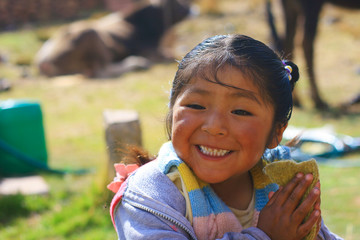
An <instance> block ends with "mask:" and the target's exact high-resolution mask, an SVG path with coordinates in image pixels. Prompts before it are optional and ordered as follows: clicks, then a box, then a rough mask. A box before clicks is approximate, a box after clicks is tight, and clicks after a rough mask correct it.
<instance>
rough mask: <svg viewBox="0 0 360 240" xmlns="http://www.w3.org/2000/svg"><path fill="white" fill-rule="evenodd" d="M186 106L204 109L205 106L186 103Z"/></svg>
mask: <svg viewBox="0 0 360 240" xmlns="http://www.w3.org/2000/svg"><path fill="white" fill-rule="evenodd" d="M186 107H188V108H192V109H197V110H202V109H205V107H203V106H201V105H199V104H188V105H186Z"/></svg>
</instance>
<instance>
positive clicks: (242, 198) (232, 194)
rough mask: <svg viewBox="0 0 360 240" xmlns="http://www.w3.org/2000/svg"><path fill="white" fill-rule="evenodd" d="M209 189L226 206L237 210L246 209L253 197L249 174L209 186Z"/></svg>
mask: <svg viewBox="0 0 360 240" xmlns="http://www.w3.org/2000/svg"><path fill="white" fill-rule="evenodd" d="M211 187H212V188H213V189H214V191H215V193H216V194H217V195H218V196H219V197H220V198H221V200H223V201H224V202H225V204H226V205H227V206H229V207H232V208H236V209H239V210H245V209H247V208H248V206H249V204H250V201H251V199H252V195H253V182H252V178H251V175H250V172H246V173H244V174H242V175H239V176H234V177H231V178H229V179H227V180H225V181H223V182H221V183H215V184H211Z"/></svg>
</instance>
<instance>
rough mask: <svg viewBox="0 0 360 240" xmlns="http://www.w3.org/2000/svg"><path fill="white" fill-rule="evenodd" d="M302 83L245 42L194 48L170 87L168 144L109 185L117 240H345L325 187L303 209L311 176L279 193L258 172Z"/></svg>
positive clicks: (288, 65)
mask: <svg viewBox="0 0 360 240" xmlns="http://www.w3.org/2000/svg"><path fill="white" fill-rule="evenodd" d="M298 78H299V73H298V68H297V66H296V65H295V64H294V63H292V62H290V61H281V59H280V58H279V57H278V56H277V55H276V54H275V53H274V52H273V51H272V50H271V49H270V48H268V47H267V46H266V45H264V44H263V43H261V42H259V41H257V40H254V39H252V38H250V37H247V36H243V35H226V36H215V37H212V38H209V39H206V40H205V41H203V42H202V43H200V44H199V45H197V46H196V47H195V48H194V49H193V50H191V51H190V52H189V53H188V54H187V55H186V56H185V57H184V58H183V59H182V61H181V62H180V63H179V68H178V71H177V73H176V75H175V79H174V81H173V85H172V90H171V96H170V104H169V108H170V109H169V114H168V117H167V128H168V134H169V139H170V141H169V142H168V143H165V144H164V145H163V146H162V147H161V149H160V151H159V154H158V156H157V158H156V159H155V160H153V161H150V162H149V163H147V164H145V165H143V166H141V167H140V168H138V166H137V165H127V166H125V165H122V164H119V165H117V166H116V168H117V172H118V176H119V178H118V180H117V181H115V182H113V183H112V184H111V185H109V187H110V188H111V189H112V190H114V191H115V192H116V195H115V197H114V199H113V201H112V204H111V209H110V211H111V216H112V220H113V223H114V226H115V228H116V230H117V233H118V236H119V239H204V240H209V239H261V240H264V239H273V240H278V239H286V240H297V239H303V238H304V237H305V236H306V235H307V234H308V233H309V232H310V230H311V228H312V227H313V226H317V231H318V235H317V238H316V239H340V238H339V237H337V236H336V235H334V234H332V233H331V232H329V230H328V229H327V228H326V227H325V225H324V224H323V223H322V221H321V214H320V189H319V188H320V186H319V184H317V185H316V187H315V188H314V189H312V190H311V191H310V194H309V195H308V197H307V198H306V199H305V200H304V201H303V202H302V203H300V200H301V198H302V196H303V195H304V193H305V191H306V189H307V188H308V187H309V186H310V183H311V182H312V175H311V174H307V175H304V174H302V173H298V174H297V175H296V177H294V179H293V180H292V181H291V182H290V183H289V184H287V185H286V186H284V187H282V188H279V187H278V186H277V185H276V184H274V183H272V182H271V181H270V180H269V178H268V177H267V176H266V175H264V173H263V171H262V169H263V167H264V165H265V164H266V161H265V160H264V157H263V154H264V152H265V151H267V153H269V149H273V148H276V147H277V146H278V144H279V143H280V141H281V139H282V133H283V132H284V130H285V128H286V126H287V123H288V121H289V119H290V117H291V113H292V96H291V92H292V89H293V87H294V85H295V83H296V81H297V80H298ZM277 150H280V153H281V150H282V149H281V148H280V149H279V148H277ZM273 153H274V154H273V155H275V153H279V151H276V150H274V152H273ZM285 153H287V152H286V151H285ZM280 155H281V154H280ZM135 157H139V158H141V156H140V155H136V154H135ZM280 157H281V156H280ZM281 158H289V155H288V154H287V155H286V156H282V157H281ZM135 169H136V171H134V170H135ZM130 173H131V174H130ZM128 176H129V177H128ZM127 177H128V178H127ZM126 178H127V179H126ZM125 179H126V180H125ZM274 192H275V193H274ZM269 197H270V200H269ZM308 213H310V217H309V218H308V219H307V220H306V221H304V219H305V216H306V215H308Z"/></svg>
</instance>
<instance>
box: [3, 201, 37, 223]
mask: <svg viewBox="0 0 360 240" xmlns="http://www.w3.org/2000/svg"><path fill="white" fill-rule="evenodd" d="M30 212H31V211H30V209H28V208H27V207H26V204H25V196H23V195H21V194H17V195H9V196H0V225H9V224H11V222H12V221H14V219H16V218H18V217H27V216H29V214H30Z"/></svg>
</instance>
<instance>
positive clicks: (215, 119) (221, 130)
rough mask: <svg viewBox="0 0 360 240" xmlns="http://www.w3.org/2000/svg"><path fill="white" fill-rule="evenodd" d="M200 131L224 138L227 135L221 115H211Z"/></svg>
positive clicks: (224, 121) (224, 120)
mask: <svg viewBox="0 0 360 240" xmlns="http://www.w3.org/2000/svg"><path fill="white" fill-rule="evenodd" d="M201 130H202V131H204V132H206V133H208V134H210V135H213V136H225V135H226V134H227V133H228V128H227V127H226V119H225V118H224V116H223V115H222V114H219V113H212V114H211V115H209V116H207V118H206V119H205V121H204V123H203V125H202V126H201Z"/></svg>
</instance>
